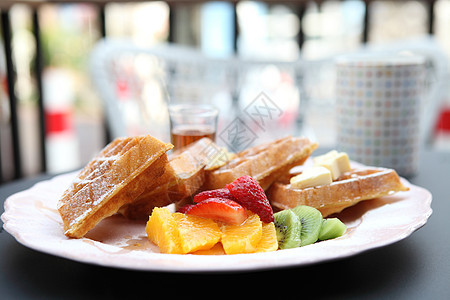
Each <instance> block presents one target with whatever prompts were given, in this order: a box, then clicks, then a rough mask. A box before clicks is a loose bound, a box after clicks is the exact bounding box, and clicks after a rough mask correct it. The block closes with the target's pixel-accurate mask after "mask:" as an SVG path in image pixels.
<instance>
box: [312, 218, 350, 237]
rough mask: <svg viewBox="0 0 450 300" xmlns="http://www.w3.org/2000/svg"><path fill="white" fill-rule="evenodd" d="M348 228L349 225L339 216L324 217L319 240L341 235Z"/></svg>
mask: <svg viewBox="0 0 450 300" xmlns="http://www.w3.org/2000/svg"><path fill="white" fill-rule="evenodd" d="M346 230H347V226H345V224H344V223H342V222H341V220H339V219H338V218H328V219H324V220H323V223H322V229H321V230H320V234H319V240H321V241H324V240H329V239H334V238H337V237H340V236H342V235H343V234H344V232H345V231H346Z"/></svg>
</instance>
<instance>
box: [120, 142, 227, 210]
mask: <svg viewBox="0 0 450 300" xmlns="http://www.w3.org/2000/svg"><path fill="white" fill-rule="evenodd" d="M222 155H224V159H227V157H226V153H225V152H223V150H222V149H221V148H220V147H218V146H217V145H216V144H215V143H214V142H213V141H211V140H210V139H208V138H203V139H201V140H198V141H197V142H195V143H192V144H190V145H188V146H187V147H184V148H182V149H180V150H177V151H176V152H174V153H173V154H172V155H170V156H169V163H168V166H167V168H166V171H165V173H164V174H163V175H162V176H161V177H160V179H158V182H159V184H158V185H159V187H157V188H156V189H150V190H147V191H146V192H144V193H143V194H142V195H140V196H139V197H138V198H137V199H136V200H135V201H134V202H132V203H130V204H127V205H125V206H123V207H122V208H121V209H120V213H121V214H123V215H124V216H126V217H127V218H130V219H148V216H149V215H150V214H151V212H152V210H153V208H154V207H161V206H166V205H168V204H170V203H174V202H177V201H180V200H182V199H184V198H187V197H190V196H191V195H193V194H194V193H195V192H197V191H198V190H199V188H200V187H201V186H202V185H203V183H204V181H205V166H207V165H209V162H211V161H215V162H216V161H220V160H221V157H219V156H222Z"/></svg>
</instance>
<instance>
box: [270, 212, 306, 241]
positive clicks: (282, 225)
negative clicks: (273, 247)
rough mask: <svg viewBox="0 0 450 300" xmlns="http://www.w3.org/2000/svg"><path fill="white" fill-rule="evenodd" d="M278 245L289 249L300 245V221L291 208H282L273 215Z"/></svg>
mask: <svg viewBox="0 0 450 300" xmlns="http://www.w3.org/2000/svg"><path fill="white" fill-rule="evenodd" d="M273 217H274V224H275V230H276V233H277V239H278V247H280V249H289V248H296V247H300V244H301V240H300V234H301V230H302V223H301V222H300V220H299V219H298V217H297V216H296V215H295V214H294V213H293V212H292V211H291V210H282V211H280V212H277V213H276V214H274V215H273Z"/></svg>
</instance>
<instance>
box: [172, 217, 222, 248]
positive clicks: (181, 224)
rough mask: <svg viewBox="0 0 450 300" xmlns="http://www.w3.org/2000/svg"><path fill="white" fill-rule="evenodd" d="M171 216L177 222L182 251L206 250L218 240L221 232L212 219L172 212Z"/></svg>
mask: <svg viewBox="0 0 450 300" xmlns="http://www.w3.org/2000/svg"><path fill="white" fill-rule="evenodd" d="M172 217H173V218H174V219H175V221H176V222H177V224H178V232H179V236H180V245H181V249H182V251H183V253H191V252H194V251H197V250H208V249H210V248H212V247H213V246H214V245H215V244H217V242H219V241H220V238H221V236H222V232H221V231H220V228H219V225H217V223H216V222H214V221H213V220H211V219H205V218H201V217H197V216H191V215H185V214H181V213H174V214H172Z"/></svg>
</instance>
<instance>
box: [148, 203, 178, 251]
mask: <svg viewBox="0 0 450 300" xmlns="http://www.w3.org/2000/svg"><path fill="white" fill-rule="evenodd" d="M145 231H146V232H147V236H148V238H149V239H150V240H151V241H152V242H153V243H155V244H156V245H157V246H158V247H159V250H160V251H161V252H162V253H182V252H183V251H182V249H181V245H180V236H179V232H178V224H177V222H176V221H175V219H174V218H173V216H172V213H171V212H170V211H169V209H167V208H166V207H163V208H159V207H155V208H154V209H153V212H152V214H151V216H150V217H149V218H148V222H147V225H146V227H145Z"/></svg>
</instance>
